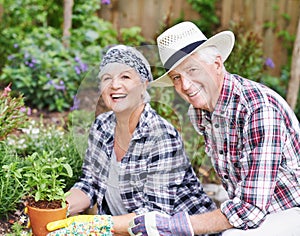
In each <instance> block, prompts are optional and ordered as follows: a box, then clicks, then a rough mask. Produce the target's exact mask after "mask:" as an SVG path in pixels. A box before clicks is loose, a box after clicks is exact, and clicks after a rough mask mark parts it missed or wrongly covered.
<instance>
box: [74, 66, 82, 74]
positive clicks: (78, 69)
mask: <svg viewBox="0 0 300 236" xmlns="http://www.w3.org/2000/svg"><path fill="white" fill-rule="evenodd" d="M74 69H75V72H76V74H77V75H80V73H81V71H80V68H79V67H78V66H75V67H74Z"/></svg>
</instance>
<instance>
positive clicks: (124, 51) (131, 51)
mask: <svg viewBox="0 0 300 236" xmlns="http://www.w3.org/2000/svg"><path fill="white" fill-rule="evenodd" d="M110 63H121V64H125V65H127V66H129V67H131V68H133V69H135V70H136V72H137V73H139V74H140V76H141V78H142V81H143V82H145V81H147V80H148V81H149V82H150V81H152V80H153V78H152V73H151V69H150V65H149V63H148V61H147V60H146V58H145V57H144V56H143V55H142V54H141V53H140V52H139V51H138V50H136V49H135V48H133V47H129V46H125V45H118V46H115V47H112V48H110V49H109V50H108V51H107V53H106V54H105V55H104V57H103V59H102V62H101V64H100V71H101V70H102V69H103V68H104V67H105V66H106V65H107V64H110Z"/></svg>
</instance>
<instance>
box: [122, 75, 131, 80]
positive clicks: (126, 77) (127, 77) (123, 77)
mask: <svg viewBox="0 0 300 236" xmlns="http://www.w3.org/2000/svg"><path fill="white" fill-rule="evenodd" d="M122 79H130V77H129V76H128V75H123V76H122Z"/></svg>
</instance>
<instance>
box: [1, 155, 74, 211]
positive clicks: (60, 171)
mask: <svg viewBox="0 0 300 236" xmlns="http://www.w3.org/2000/svg"><path fill="white" fill-rule="evenodd" d="M18 164H19V163H18V162H14V163H10V164H9V165H4V166H3V167H2V168H3V169H4V170H5V171H7V172H8V173H13V177H14V178H15V179H16V180H17V181H20V182H21V184H22V186H23V188H24V191H25V193H26V195H28V196H33V197H34V199H35V201H39V200H47V201H54V200H61V201H62V204H63V205H65V204H66V203H65V198H66V193H65V192H64V189H65V187H66V183H65V179H64V178H62V177H69V178H71V177H72V176H73V172H72V168H71V166H70V165H69V164H68V163H67V158H66V157H53V153H50V152H46V151H43V152H42V153H41V154H39V153H37V152H34V153H33V154H32V155H30V156H27V157H26V158H25V159H24V161H22V162H20V165H22V166H19V165H18Z"/></svg>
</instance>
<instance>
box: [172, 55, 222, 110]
mask: <svg viewBox="0 0 300 236" xmlns="http://www.w3.org/2000/svg"><path fill="white" fill-rule="evenodd" d="M169 77H170V78H171V80H172V82H173V84H174V87H175V90H176V91H177V92H178V94H179V95H180V96H181V97H182V98H183V99H184V100H186V101H187V102H189V103H190V104H192V105H193V106H194V107H195V108H200V109H204V110H208V111H213V109H214V107H215V105H216V102H217V100H218V98H219V95H220V91H221V88H222V84H223V70H222V60H221V58H219V57H217V58H216V60H215V61H214V62H213V63H212V64H208V63H206V62H204V61H203V60H200V59H199V56H198V55H197V54H192V55H190V56H189V57H187V58H186V59H185V60H184V61H183V62H182V63H180V64H179V65H178V66H177V67H175V68H174V69H173V70H172V71H170V72H169Z"/></svg>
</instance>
